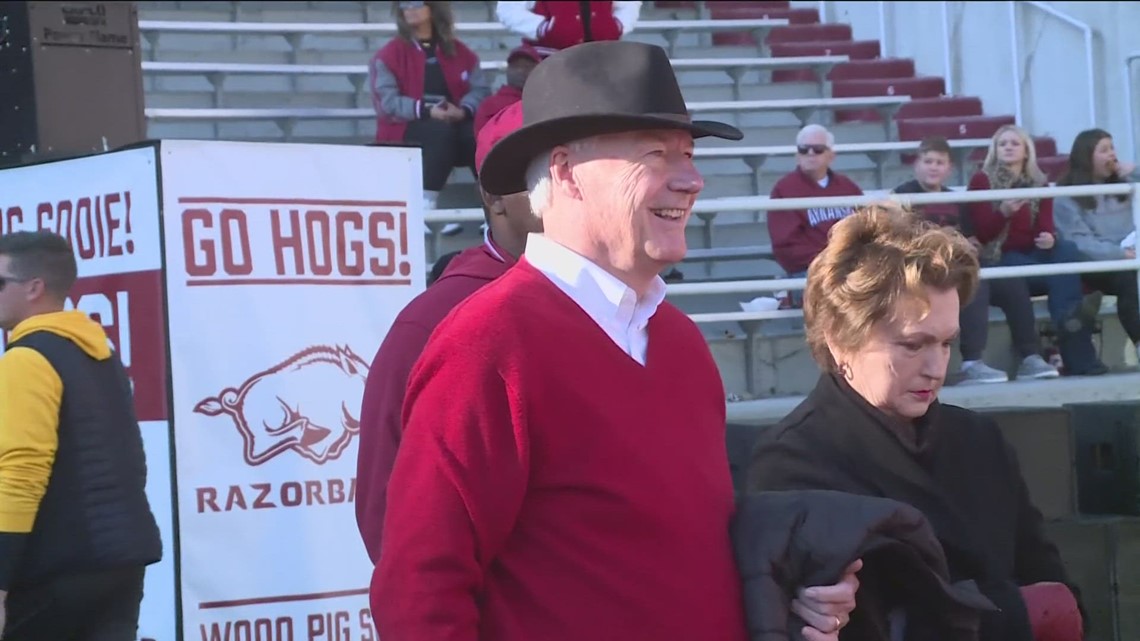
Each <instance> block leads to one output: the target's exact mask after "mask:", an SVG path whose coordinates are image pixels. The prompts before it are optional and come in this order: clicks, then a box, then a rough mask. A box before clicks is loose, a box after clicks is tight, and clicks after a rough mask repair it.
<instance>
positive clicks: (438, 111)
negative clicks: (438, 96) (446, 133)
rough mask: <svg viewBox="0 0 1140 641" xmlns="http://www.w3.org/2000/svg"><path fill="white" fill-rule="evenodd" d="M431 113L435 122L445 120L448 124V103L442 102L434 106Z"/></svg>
mask: <svg viewBox="0 0 1140 641" xmlns="http://www.w3.org/2000/svg"><path fill="white" fill-rule="evenodd" d="M429 113H430V114H431V117H432V119H433V120H443V121H444V122H446V121H447V103H446V102H441V103H439V104H438V105H435V106H433V107H432V108H431V111H430V112H429Z"/></svg>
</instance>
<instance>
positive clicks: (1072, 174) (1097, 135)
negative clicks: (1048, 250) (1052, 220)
mask: <svg viewBox="0 0 1140 641" xmlns="http://www.w3.org/2000/svg"><path fill="white" fill-rule="evenodd" d="M1105 138H1112V134H1110V133H1108V132H1107V131H1105V130H1103V129H1086V130H1084V131H1082V132H1081V133H1079V134H1077V137H1076V138H1074V139H1073V148H1072V149H1071V150H1070V151H1069V170H1068V171H1067V172H1065V175H1064V176H1063V177H1062V178H1061V179H1060V180H1058V181H1057V184H1058V185H1091V184H1093V183H1095V182H1096V179H1095V178H1094V177H1093V152H1095V151H1096V146H1097V145H1098V144H1100V141H1102V140H1104V139H1105ZM1104 182H1106V183H1120V182H1124V179H1123V178H1121V177H1120V176H1117V175H1116V174H1113V175H1111V176H1109V177H1108V179H1107V180H1105V181H1104ZM1116 199H1117V200H1118V201H1120V202H1124V201H1125V200H1128V194H1117V195H1116ZM1073 200H1074V201H1075V202H1076V203H1077V204H1078V205H1080V206H1081V209H1096V198H1094V197H1092V196H1074V197H1073Z"/></svg>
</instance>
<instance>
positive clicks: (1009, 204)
mask: <svg viewBox="0 0 1140 641" xmlns="http://www.w3.org/2000/svg"><path fill="white" fill-rule="evenodd" d="M1024 206H1025V201H1024V200H1003V201H1001V205H1000V206H999V207H998V209H1000V210H1001V213H1002V214H1003V215H1004V216H1005V217H1006V218H1009V217H1010V216H1012V215H1014V214H1015V213H1017V210H1019V209H1021V208H1022V207H1024Z"/></svg>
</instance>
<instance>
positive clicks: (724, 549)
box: [371, 260, 746, 641]
mask: <svg viewBox="0 0 1140 641" xmlns="http://www.w3.org/2000/svg"><path fill="white" fill-rule="evenodd" d="M648 331H649V346H648V353H647V358H646V362H647V366H646V367H642V366H641V365H639V364H638V363H637V362H636V361H634V360H633V359H632V358H630V357H629V356H627V355H626V354H625V353H624V352H623V351H622V350H621V349H619V348H618V347H617V346H616V345H614V343H613V342H612V341H611V340H610V338H609V337H608V336H607V335H606V334H605V333H604V332H603V330H602V329H601V328H599V327H598V326H597V325H596V324H595V323H594V321H593V320H592V319H591V318H590V317H589V316H587V315H586V313H585V312H583V311H582V309H581V308H580V307H578V306H577V305H576V304H575V303H574V302H573V301H572V300H571V299H570V298H569V297H567V296H566V295H565V294H563V293H562V292H561V290H559V289H558V288H557V287H556V286H555V285H554V284H553V283H551V282H550V281H549V280H548V279H547V278H546V277H545V276H543V275H542V274H541V273H540V272H538V271H537V270H536V269H534V268H533V267H532V266H530V265H529V264H528V263H527V262H526V261H525V260H523V261H520V262H519V264H518V265H517V266H516V267H515V268H514V269H512V270H510V271H509V272H507V274H506V275H504V276H503V277H502V278H500V279H499V280H497V281H495V282H494V283H492V284H491V285H488V286H487V287H485V288H483V290H481V291H480V292H479V293H478V294H476V295H474V296H472V297H471V298H469V299H467V300H466V301H465V302H464V303H463V304H461V305H460V306H459V307H458V308H457V309H456V310H455V312H454V313H453V314H451V315H450V316H449V317H448V318H447V319H445V320H444V321H443V323H442V324H441V325H440V326H439V329H438V330H437V331H436V333H435V334H434V335H433V336H432V338H431V340H430V341H429V342H428V346H427V349H426V350H425V352H424V355H423V358H422V359H420V361H419V362H418V363H417V364H416V367H415V369H414V370H413V371H412V377H411V381H410V383H409V385H408V401H407V403H406V404H405V423H404V424H405V430H404V441H403V443H402V444H401V446H400V452H399V455H398V456H397V457H396V467H395V470H394V471H393V473H392V481H391V485H390V486H389V493H388V519H387V522H386V524H385V530H384V546H383V553H382V554H381V557H380V564H379V566H378V567H377V569H376V572H375V574H374V575H373V580H372V591H371V604H372V614H373V616H374V617H375V620H376V624H377V632H378V633H379V635H380V637H381V638H383V639H384V641H425V640H428V639H430V640H431V641H586V640H589V641H662V640H663V639H685V640H686V641H688V640H697V639H699V640H702V641H705V640H707V641H744V640H745V638H746V633H745V622H744V615H743V608H742V597H741V586H740V577H739V574H738V572H737V570H736V566H735V562H734V558H733V554H732V549H731V545H730V540H729V530H728V528H729V520H730V518H731V516H732V514H733V510H734V503H733V492H732V482H731V479H730V476H729V467H728V461H727V455H726V450H725V440H724V439H725V402H724V390H723V387H722V385H721V381H720V376H719V374H718V372H717V368H716V365H715V363H714V362H713V359H712V356H711V354H710V353H709V350H708V347H707V346H706V344H705V341H704V338H703V337H702V336H701V333H700V331H699V330H698V329H697V328H696V326H695V325H694V324H693V323H692V321H690V320H689V319H688V318H686V317H685V316H684V314H682V313H681V312H680V311H678V310H677V309H676V308H675V307H673V306H671V305H669V304H668V303H664V304H662V305H661V307H660V308H659V309H658V311H657V313H656V314H655V315H654V316H653V318H652V319H651V320H650V322H649V329H648Z"/></svg>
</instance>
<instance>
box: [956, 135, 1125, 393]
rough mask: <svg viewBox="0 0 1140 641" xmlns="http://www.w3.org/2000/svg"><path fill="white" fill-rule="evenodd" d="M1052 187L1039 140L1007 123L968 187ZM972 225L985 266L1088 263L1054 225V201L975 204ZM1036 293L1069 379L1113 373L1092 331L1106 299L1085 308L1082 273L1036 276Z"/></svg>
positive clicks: (1032, 284) (1094, 300)
mask: <svg viewBox="0 0 1140 641" xmlns="http://www.w3.org/2000/svg"><path fill="white" fill-rule="evenodd" d="M1047 183H1048V178H1046V176H1045V173H1044V172H1042V171H1041V169H1040V168H1039V167H1038V166H1037V151H1036V149H1035V148H1034V146H1033V139H1032V138H1030V137H1029V134H1028V133H1027V132H1026V131H1025V130H1024V129H1022V128H1020V127H1017V126H1015V125H1005V126H1003V127H1001V128H1000V129H998V130H997V132H996V133H994V137H993V140H992V141H991V142H990V148H989V151H988V152H987V153H986V159H985V161H984V162H983V163H982V170H981V171H979V172H977V173H976V174H974V175H973V177H971V178H970V183H969V185H968V186H967V189H968V190H970V191H974V190H989V189H1025V188H1030V187H1042V186H1045V185H1046V184H1047ZM969 215H970V222H971V224H972V226H973V228H974V232H975V234H976V235H977V237H978V240H979V241H980V242H981V244H982V247H981V249H980V250H979V253H978V257H979V259H980V261H981V263H982V265H983V266H992V265H1002V266H1013V265H1042V264H1048V263H1068V262H1080V261H1082V260H1085V258H1084V256H1082V255H1081V253H1080V252H1079V251H1078V250H1077V247H1076V245H1074V244H1073V243H1072V242H1071V241H1068V240H1061V239H1059V238H1057V231H1056V229H1055V228H1054V225H1053V199H1052V198H1040V199H1029V200H1026V199H1006V200H1002V201H999V202H989V201H981V202H974V203H970V206H969ZM1027 280H1028V281H1029V288H1030V290H1031V291H1034V292H1041V293H1047V294H1048V295H1049V315H1050V316H1051V317H1052V320H1053V326H1054V328H1055V329H1056V330H1057V333H1058V343H1059V347H1060V350H1061V359H1062V361H1063V362H1064V367H1065V372H1064V373H1065V374H1066V375H1069V376H1074V375H1075V376H1095V375H1099V374H1104V373H1106V372H1107V371H1108V368H1107V367H1105V365H1104V363H1102V362H1101V361H1100V358H1099V357H1098V356H1097V353H1096V348H1095V347H1094V346H1093V342H1092V328H1093V325H1094V324H1095V322H1096V316H1097V314H1098V313H1099V311H1100V298H1099V297H1090V298H1089V300H1088V304H1083V298H1084V297H1083V288H1082V285H1081V277H1080V275H1079V274H1053V275H1051V276H1031V277H1029V278H1028V279H1027Z"/></svg>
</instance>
